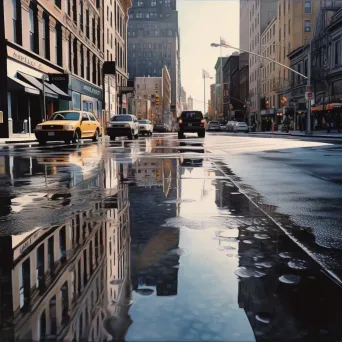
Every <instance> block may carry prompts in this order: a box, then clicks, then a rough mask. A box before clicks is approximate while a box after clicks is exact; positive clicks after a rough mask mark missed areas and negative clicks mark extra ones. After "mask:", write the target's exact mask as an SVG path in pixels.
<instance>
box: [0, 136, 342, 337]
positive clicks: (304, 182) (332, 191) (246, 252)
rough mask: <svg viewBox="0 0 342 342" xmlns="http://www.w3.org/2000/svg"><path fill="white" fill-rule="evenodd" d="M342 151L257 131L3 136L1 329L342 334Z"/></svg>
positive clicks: (42, 333) (37, 333) (80, 333)
mask: <svg viewBox="0 0 342 342" xmlns="http://www.w3.org/2000/svg"><path fill="white" fill-rule="evenodd" d="M341 164H342V153H341V147H340V146H339V145H337V144H335V143H334V142H328V141H307V140H303V141H301V140H297V139H283V138H262V137H261V138H259V137H249V136H246V135H242V136H233V135H230V136H229V135H208V136H207V137H206V138H205V139H197V138H194V137H190V138H188V139H185V140H183V141H181V142H180V141H178V140H177V139H176V137H175V135H172V134H165V135H160V136H156V137H153V138H147V139H143V138H141V139H139V140H138V141H127V140H122V141H116V142H110V143H109V142H104V143H99V144H93V143H89V142H84V143H82V144H80V145H79V146H76V145H70V146H65V145H59V144H58V145H54V144H51V145H47V146H45V147H39V146H37V145H33V146H26V145H21V146H2V147H0V215H1V217H0V271H1V273H0V275H1V276H0V286H1V291H0V300H1V305H0V328H1V330H0V340H1V341H3V340H5V341H13V340H16V341H31V340H34V341H37V340H44V339H46V338H50V339H59V340H64V341H81V340H83V341H100V340H127V341H341V338H342V326H341V324H340V320H341V317H342V305H341V303H340V298H341V291H342V290H341V288H340V287H339V286H338V285H337V283H338V279H337V278H338V277H339V275H340V274H341V272H340V270H341V264H340V263H341V260H342V259H341V256H342V253H341V252H340V251H341V244H340V241H342V239H340V234H341V232H340V229H339V228H341V223H340V222H341V213H342V208H341V206H342V203H341V202H342V201H341V172H340V170H341V166H342V165H341ZM327 271H329V272H330V273H329V272H327ZM334 277H335V281H333V280H334Z"/></svg>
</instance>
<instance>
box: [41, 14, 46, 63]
mask: <svg viewBox="0 0 342 342" xmlns="http://www.w3.org/2000/svg"><path fill="white" fill-rule="evenodd" d="M42 50H43V51H41V55H42V57H44V58H46V19H45V18H44V17H43V20H42Z"/></svg>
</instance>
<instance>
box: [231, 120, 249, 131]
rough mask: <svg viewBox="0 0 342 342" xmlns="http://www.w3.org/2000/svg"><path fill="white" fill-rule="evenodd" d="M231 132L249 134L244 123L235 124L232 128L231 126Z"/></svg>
mask: <svg viewBox="0 0 342 342" xmlns="http://www.w3.org/2000/svg"><path fill="white" fill-rule="evenodd" d="M233 132H235V133H237V132H245V133H248V132H249V127H248V125H247V124H246V122H237V123H236V124H235V125H234V126H233Z"/></svg>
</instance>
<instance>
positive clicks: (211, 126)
mask: <svg viewBox="0 0 342 342" xmlns="http://www.w3.org/2000/svg"><path fill="white" fill-rule="evenodd" d="M220 130H221V127H220V124H219V123H218V122H217V121H209V122H208V125H207V131H220Z"/></svg>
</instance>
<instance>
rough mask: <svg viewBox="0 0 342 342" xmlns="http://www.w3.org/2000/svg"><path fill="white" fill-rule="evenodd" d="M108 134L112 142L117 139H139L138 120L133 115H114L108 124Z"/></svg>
mask: <svg viewBox="0 0 342 342" xmlns="http://www.w3.org/2000/svg"><path fill="white" fill-rule="evenodd" d="M107 134H108V135H109V137H110V140H115V139H116V137H128V139H131V140H132V139H133V138H135V139H138V138H139V123H138V120H137V118H136V117H135V116H134V115H131V114H118V115H114V116H113V117H112V118H111V119H110V122H109V123H108V124H107Z"/></svg>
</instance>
